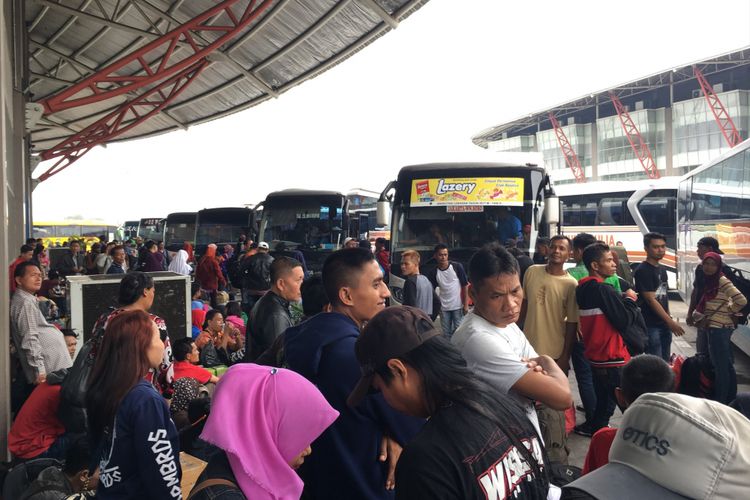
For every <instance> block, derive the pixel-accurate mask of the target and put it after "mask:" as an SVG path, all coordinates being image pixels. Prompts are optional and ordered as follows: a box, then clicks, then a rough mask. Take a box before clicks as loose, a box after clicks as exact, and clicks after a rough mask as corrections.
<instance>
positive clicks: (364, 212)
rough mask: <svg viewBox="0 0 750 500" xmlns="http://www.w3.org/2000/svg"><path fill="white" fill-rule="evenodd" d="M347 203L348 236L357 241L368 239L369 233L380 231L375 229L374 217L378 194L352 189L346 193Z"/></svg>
mask: <svg viewBox="0 0 750 500" xmlns="http://www.w3.org/2000/svg"><path fill="white" fill-rule="evenodd" d="M346 199H347V201H348V202H349V234H350V235H351V236H352V237H354V238H357V239H358V240H367V239H371V238H370V232H371V231H376V230H377V229H382V228H379V227H376V226H377V224H376V215H377V209H378V199H380V193H378V192H376V191H369V190H367V189H360V188H358V189H352V190H351V191H349V192H347V193H346Z"/></svg>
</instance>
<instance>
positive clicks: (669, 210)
mask: <svg viewBox="0 0 750 500" xmlns="http://www.w3.org/2000/svg"><path fill="white" fill-rule="evenodd" d="M678 182H679V177H663V178H661V179H647V180H637V181H629V182H616V181H603V182H591V183H585V184H567V185H563V186H557V187H556V188H555V190H556V192H557V195H558V196H559V197H560V203H561V204H562V217H561V219H562V220H561V223H560V225H561V232H562V234H564V235H566V236H569V237H570V238H573V237H574V236H575V235H577V234H578V233H590V234H592V235H594V236H595V237H596V238H597V239H599V240H602V241H603V242H605V243H606V244H607V245H610V246H622V247H624V248H625V251H626V253H627V256H628V261H629V262H631V263H633V264H635V263H640V262H641V261H644V260H646V251H645V250H644V249H643V235H644V234H646V233H649V232H657V233H662V234H664V236H666V237H667V253H666V255H665V257H664V259H663V260H662V264H663V265H664V266H665V267H666V268H667V272H668V274H667V275H668V280H669V287H670V288H671V289H672V290H674V289H676V288H677V255H676V250H677V225H676V221H677V185H678Z"/></svg>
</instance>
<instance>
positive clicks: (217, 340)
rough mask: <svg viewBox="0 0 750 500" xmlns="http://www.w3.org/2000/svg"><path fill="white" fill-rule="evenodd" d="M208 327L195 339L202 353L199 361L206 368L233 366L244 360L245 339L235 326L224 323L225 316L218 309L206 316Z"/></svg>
mask: <svg viewBox="0 0 750 500" xmlns="http://www.w3.org/2000/svg"><path fill="white" fill-rule="evenodd" d="M205 324H206V327H205V329H204V330H203V331H202V332H201V334H200V335H198V337H197V338H196V339H195V345H196V346H197V347H198V349H199V351H200V358H199V361H200V363H199V364H201V365H203V367H205V368H212V367H214V366H219V365H227V366H229V365H231V364H234V363H235V362H238V361H240V360H241V359H242V355H241V354H240V355H239V358H238V355H237V353H239V352H242V353H243V354H244V351H242V347H243V337H242V336H241V335H240V333H239V330H238V329H237V328H236V327H234V326H233V325H228V324H226V323H225V322H224V315H222V314H221V311H219V310H217V309H212V310H210V311H208V313H207V314H206V323H205Z"/></svg>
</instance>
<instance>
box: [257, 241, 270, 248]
mask: <svg viewBox="0 0 750 500" xmlns="http://www.w3.org/2000/svg"><path fill="white" fill-rule="evenodd" d="M258 248H264V249H266V250H268V243H266V242H265V241H261V242H260V243H258Z"/></svg>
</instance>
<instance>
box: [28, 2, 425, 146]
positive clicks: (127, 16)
mask: <svg viewBox="0 0 750 500" xmlns="http://www.w3.org/2000/svg"><path fill="white" fill-rule="evenodd" d="M426 2H427V0H357V1H347V0H304V1H301V0H265V1H262V0H234V1H232V0H223V1H219V0H190V1H185V0H94V1H92V0H86V1H77V2H71V1H66V2H57V1H52V0H34V1H31V2H25V21H26V26H27V32H28V36H27V41H28V45H29V46H28V49H29V79H28V86H27V88H26V90H27V92H28V94H27V95H28V96H29V100H30V101H35V102H37V103H40V104H42V105H44V107H45V110H46V112H45V114H44V115H43V116H42V117H41V118H40V119H38V120H35V121H36V123H35V124H34V125H33V126H32V127H31V142H32V148H33V151H34V152H45V151H47V150H50V149H52V148H54V147H56V146H58V145H59V144H60V143H61V142H63V141H66V140H68V139H69V138H71V136H73V137H75V135H76V134H78V133H81V131H84V130H85V129H86V127H89V126H91V125H92V124H94V123H95V122H97V121H99V120H101V119H102V118H103V117H106V116H107V115H108V114H110V113H112V112H114V111H116V110H118V109H119V108H121V106H123V104H125V103H127V102H128V101H131V102H132V101H133V100H134V99H137V98H138V97H139V96H141V95H143V93H144V92H147V91H148V89H151V90H152V96H151V97H149V99H152V98H153V97H158V95H157V92H156V87H157V86H158V85H159V84H160V82H162V83H163V81H164V79H166V78H169V77H172V76H175V75H178V74H179V73H180V72H179V71H177V70H175V71H174V72H172V73H171V74H169V70H170V69H171V68H173V67H179V65H180V64H182V63H184V65H185V66H186V68H188V69H189V68H191V67H192V65H193V62H190V64H189V65H188V62H189V61H194V62H195V64H196V65H197V64H200V66H199V67H197V68H196V69H195V72H196V73H195V75H193V73H188V72H187V70H186V69H185V68H183V70H184V71H186V72H185V73H184V74H183V75H182V76H183V77H184V78H185V79H186V80H187V79H188V78H189V79H190V82H189V85H185V86H184V88H180V92H179V95H176V96H174V97H173V96H171V95H168V97H173V99H171V100H170V101H169V102H168V104H166V105H165V106H163V107H162V108H161V109H160V110H159V111H160V112H158V113H157V114H155V115H154V116H151V117H150V118H149V119H147V120H145V121H144V122H142V123H139V124H138V125H137V126H134V127H133V128H130V129H125V130H123V131H122V133H121V134H119V135H117V137H112V138H111V141H121V140H127V139H134V138H139V137H148V136H154V135H157V134H162V133H165V132H169V131H172V130H178V129H186V128H187V127H189V126H191V125H196V124H199V123H203V122H207V121H210V120H214V119H217V118H221V117H223V116H226V115H229V114H231V113H235V112H237V111H241V110H244V109H246V108H249V107H251V106H255V105H257V104H260V103H262V102H264V101H266V100H268V99H270V98H273V97H278V96H279V95H280V94H282V93H284V92H286V91H287V90H289V89H291V88H292V87H294V86H296V85H299V84H300V83H302V82H304V81H306V80H308V79H310V78H313V77H315V76H317V75H319V74H321V73H323V72H324V71H326V70H328V69H330V68H332V67H333V66H335V65H336V64H338V63H340V62H342V61H343V60H345V59H346V58H348V57H350V56H352V55H353V54H355V53H356V52H357V51H359V50H360V49H362V48H363V47H365V46H367V45H368V44H370V43H372V42H373V41H375V40H376V39H377V38H379V37H380V36H382V35H383V34H385V33H387V32H388V31H390V30H392V29H394V28H395V27H397V25H398V23H399V22H400V21H402V20H404V19H405V18H406V17H408V16H409V15H410V14H412V13H413V12H414V11H416V10H417V9H418V8H419V7H421V6H422V5H423V4H424V3H426ZM224 6H226V7H227V9H221V10H217V11H215V12H214V13H213V15H210V16H207V17H204V18H201V16H203V15H205V14H206V13H208V12H209V11H212V9H217V8H219V7H224ZM191 23H197V24H194V25H193V26H194V27H195V29H193V30H191V31H189V32H188V33H186V34H185V35H183V36H182V37H175V35H174V33H176V30H180V29H184V28H185V27H186V26H189V25H190V24H191ZM170 36H171V37H173V38H172V39H171V41H170ZM211 48H214V49H215V50H213V51H210V49H211ZM136 51H141V52H142V58H141V60H139V59H137V58H134V57H132V56H133V54H134V53H135V52H136ZM159 52H161V53H163V54H169V56H168V57H169V59H167V57H164V56H163V55H162V56H159ZM208 52H210V53H208ZM200 54H205V55H204V56H202V57H200V58H199V57H198V56H199V55H200ZM123 61H125V62H126V64H124V65H118V62H123ZM167 61H168V63H167ZM162 62H164V65H163V66H162ZM107 70H111V71H110V72H107ZM151 73H153V74H159V75H160V74H162V73H163V74H164V78H161V79H160V80H159V79H158V78H157V77H156V76H153V75H152V74H151ZM102 74H104V75H105V76H106V77H107V79H106V80H105V81H104V82H102V81H101V80H99V81H98V83H96V84H91V85H89V84H88V82H91V81H92V79H93V78H96V75H102ZM192 76H195V77H194V78H192ZM137 79H140V82H141V84H140V87H139V86H137V85H132V84H133V82H135V81H136V80H137ZM149 79H150V80H153V81H152V82H150V83H148V84H145V85H144V84H143V83H142V82H144V81H148V80H149ZM157 80H158V81H157ZM76 85H78V86H79V87H78V89H79V90H80V91H79V92H78V93H77V94H75V96H74V97H70V96H69V99H68V100H67V101H63V100H57V101H56V99H57V98H56V97H55V96H60V93H61V92H65V91H66V89H68V91H70V89H75V88H76V87H75V86H76ZM175 88H177V86H176V85H175ZM161 90H162V94H166V93H168V92H169V91H170V89H169V88H167V89H166V90H164V89H163V88H162V89H161ZM94 94H101V95H100V96H98V97H102V95H105V94H106V95H108V96H110V97H108V98H107V99H104V100H96V98H95V97H96V96H94ZM118 94H119V95H118ZM92 96H93V97H92ZM161 97H165V96H164V95H162V96H161ZM75 99H79V101H80V102H77V104H78V105H75V106H71V105H70V104H71V103H72V101H74V100H75ZM89 101H93V102H89ZM123 120H124V124H126V125H127V124H128V123H129V122H130V123H136V122H137V121H138V120H137V118H136V116H135V115H132V114H131V115H126V116H124V118H123ZM128 121H129V122H128ZM120 125H122V124H120ZM120 128H121V129H124V128H126V127H122V126H121V127H120ZM107 142H109V140H108V141H107Z"/></svg>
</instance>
